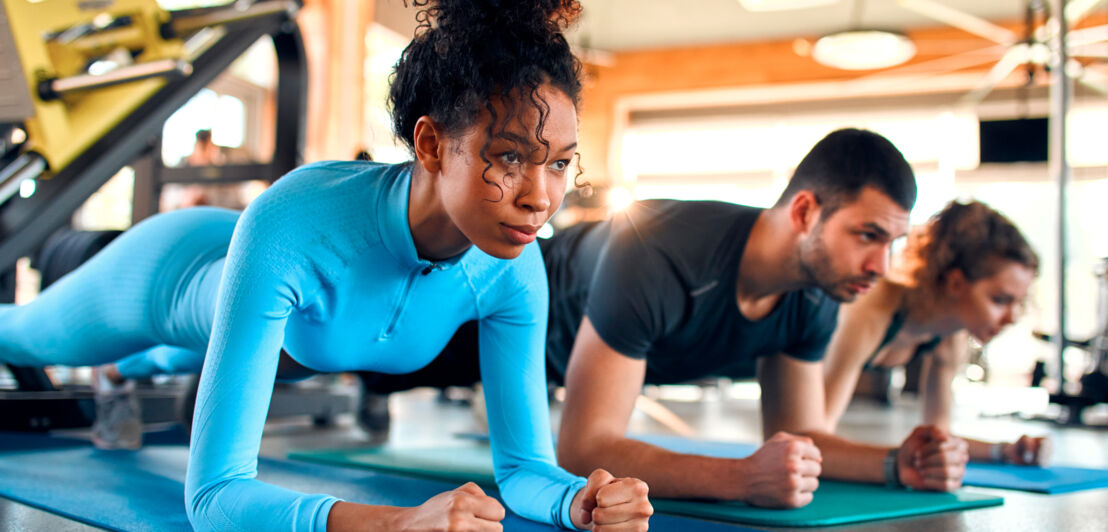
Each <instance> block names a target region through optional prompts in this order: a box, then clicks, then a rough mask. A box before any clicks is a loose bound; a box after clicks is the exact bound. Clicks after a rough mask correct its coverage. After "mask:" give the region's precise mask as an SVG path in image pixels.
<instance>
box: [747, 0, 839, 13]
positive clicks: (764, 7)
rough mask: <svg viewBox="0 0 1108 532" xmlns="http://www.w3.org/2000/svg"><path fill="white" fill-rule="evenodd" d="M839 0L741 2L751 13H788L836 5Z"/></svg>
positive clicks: (752, 0) (763, 0) (753, 0)
mask: <svg viewBox="0 0 1108 532" xmlns="http://www.w3.org/2000/svg"><path fill="white" fill-rule="evenodd" d="M838 1H839V0H739V3H740V4H742V6H743V8H744V9H746V10H747V11H750V12H760V11H787V10H790V9H803V8H805V7H816V6H825V5H829V4H834V3H836V2H838Z"/></svg>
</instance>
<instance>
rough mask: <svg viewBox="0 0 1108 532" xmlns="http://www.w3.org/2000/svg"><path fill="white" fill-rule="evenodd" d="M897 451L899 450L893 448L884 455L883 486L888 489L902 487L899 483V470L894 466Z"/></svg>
mask: <svg viewBox="0 0 1108 532" xmlns="http://www.w3.org/2000/svg"><path fill="white" fill-rule="evenodd" d="M899 451H900V449H899V448H896V447H894V448H892V449H889V452H888V453H887V454H885V486H886V487H889V488H903V487H904V484H902V483H901V482H900V469H899V468H898V467H897V464H896V455H897V453H898V452H899Z"/></svg>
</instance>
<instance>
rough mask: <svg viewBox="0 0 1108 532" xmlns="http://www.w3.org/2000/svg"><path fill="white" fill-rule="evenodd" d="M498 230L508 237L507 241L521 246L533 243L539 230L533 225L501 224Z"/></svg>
mask: <svg viewBox="0 0 1108 532" xmlns="http://www.w3.org/2000/svg"><path fill="white" fill-rule="evenodd" d="M500 228H501V230H502V231H503V232H504V234H505V235H506V236H507V237H508V240H511V241H512V242H515V243H516V244H519V245H521V246H523V245H527V244H530V243H531V242H534V241H535V236H536V234H537V233H538V231H539V228H538V227H536V226H533V225H508V224H504V223H502V224H500Z"/></svg>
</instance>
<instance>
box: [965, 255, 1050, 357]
mask: <svg viewBox="0 0 1108 532" xmlns="http://www.w3.org/2000/svg"><path fill="white" fill-rule="evenodd" d="M952 275H954V276H956V277H957V278H956V279H954V280H953V281H952V282H951V289H952V291H953V294H952V296H953V301H952V303H953V304H952V305H951V309H952V310H953V311H954V313H955V315H956V316H957V317H958V318H959V319H960V320H961V322H962V325H963V327H965V329H966V330H968V331H969V333H970V334H972V335H973V336H974V337H975V338H977V340H978V341H980V342H981V343H986V342H988V341H989V340H992V339H993V337H995V336H996V335H997V334H999V333H1000V331H1001V330H1002V329H1004V327H1007V326H1008V325H1010V324H1011V323H1012V322H1014V321H1015V320H1016V318H1017V317H1018V314H1019V309H1020V307H1021V305H1022V304H1023V301H1024V299H1025V298H1026V297H1027V290H1028V288H1029V287H1030V286H1031V281H1032V280H1033V279H1034V278H1035V272H1034V271H1033V270H1031V268H1028V267H1027V266H1024V265H1022V264H1020V263H1018V262H1013V261H1005V262H1004V265H1003V266H1002V267H1001V268H1000V269H999V270H997V272H996V273H995V274H993V275H992V276H990V277H985V278H984V279H979V280H977V281H973V282H968V281H966V280H965V277H964V276H963V275H962V272H961V271H957V270H956V271H954V272H953V274H952ZM958 278H960V281H959V279H958Z"/></svg>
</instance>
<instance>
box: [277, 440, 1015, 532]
mask: <svg viewBox="0 0 1108 532" xmlns="http://www.w3.org/2000/svg"><path fill="white" fill-rule="evenodd" d="M289 458H293V459H296V460H304V461H309V462H317V463H322V464H331V465H341V466H347V467H361V468H368V469H376V470H382V471H391V472H398V473H405V474H409V475H415V476H420V477H426V478H433V479H439V480H449V481H453V482H467V481H473V482H476V483H478V484H481V485H484V486H489V487H494V486H495V480H494V478H493V473H492V455H491V454H490V453H489V448H488V447H486V446H482V445H479V444H468V443H467V444H457V445H446V446H436V447H416V448H412V447H408V448H397V447H389V446H385V447H379V448H375V449H346V450H323V451H297V452H293V453H290V454H289ZM651 502H652V503H653V504H654V509H655V510H656V511H658V512H661V513H668V514H677V515H686V516H691V517H701V518H708V519H718V520H722V521H730V522H733V523H743V524H749V525H768V526H790V527H807V526H832V525H844V524H850V523H859V522H863V521H872V520H876V519H889V518H894V517H907V516H912V515H921V514H930V513H936V512H945V511H950V510H967V509H970V508H982V507H986V506H999V505H1000V504H1003V502H1004V499H1002V498H1000V497H994V496H992V495H985V494H982V493H973V492H971V491H967V490H960V491H958V492H956V493H933V492H922V491H909V490H893V489H887V488H884V487H881V486H872V485H867V484H855V483H850V482H835V481H820V488H819V491H817V492H816V495H815V498H814V500H813V501H812V503H811V504H809V505H808V506H805V507H803V508H797V509H795V510H770V509H766V508H757V507H753V506H748V505H746V504H743V503H740V502H719V501H695V500H675V499H655V500H653V501H651Z"/></svg>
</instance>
